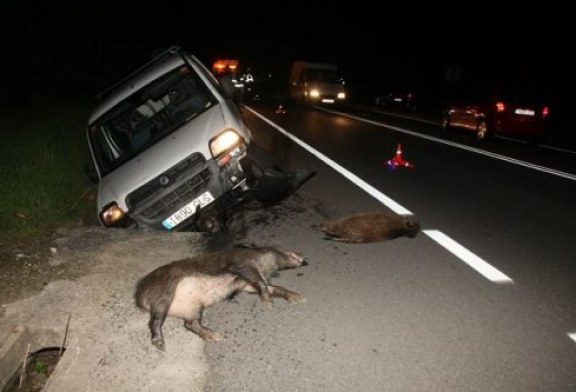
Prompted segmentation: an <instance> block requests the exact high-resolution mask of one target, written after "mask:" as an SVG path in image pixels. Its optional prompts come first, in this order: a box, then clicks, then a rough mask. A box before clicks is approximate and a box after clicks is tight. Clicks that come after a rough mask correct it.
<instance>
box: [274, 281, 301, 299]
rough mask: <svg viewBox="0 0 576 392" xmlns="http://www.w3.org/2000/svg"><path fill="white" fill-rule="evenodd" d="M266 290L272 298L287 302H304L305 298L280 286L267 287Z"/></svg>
mask: <svg viewBox="0 0 576 392" xmlns="http://www.w3.org/2000/svg"><path fill="white" fill-rule="evenodd" d="M268 290H269V291H270V294H271V295H272V296H274V297H281V298H284V299H285V300H286V301H289V302H306V297H304V296H302V295H300V294H298V293H295V292H294V291H290V290H288V289H287V288H284V287H282V286H273V285H268Z"/></svg>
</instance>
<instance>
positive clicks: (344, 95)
mask: <svg viewBox="0 0 576 392" xmlns="http://www.w3.org/2000/svg"><path fill="white" fill-rule="evenodd" d="M338 99H346V93H338Z"/></svg>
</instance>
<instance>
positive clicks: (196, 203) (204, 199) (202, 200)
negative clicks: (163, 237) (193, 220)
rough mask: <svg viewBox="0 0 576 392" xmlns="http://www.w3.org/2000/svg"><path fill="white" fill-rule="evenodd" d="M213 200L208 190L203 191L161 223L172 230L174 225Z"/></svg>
mask: <svg viewBox="0 0 576 392" xmlns="http://www.w3.org/2000/svg"><path fill="white" fill-rule="evenodd" d="M213 201H214V196H212V194H211V193H210V192H204V193H203V194H201V195H200V196H198V197H197V198H195V199H194V200H192V201H191V202H190V203H188V204H186V205H185V206H184V207H182V208H180V209H179V210H178V211H176V212H175V213H173V214H172V215H171V216H170V217H168V218H166V219H164V220H163V221H162V225H163V226H164V227H165V228H167V229H168V230H172V229H173V228H174V227H176V225H178V224H179V223H181V222H183V221H185V220H186V219H187V218H189V217H191V216H192V215H194V214H195V213H196V211H198V209H199V208H202V207H205V206H207V205H208V204H210V203H212V202H213Z"/></svg>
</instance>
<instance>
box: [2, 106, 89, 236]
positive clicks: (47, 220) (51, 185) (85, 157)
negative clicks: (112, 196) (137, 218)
mask: <svg viewBox="0 0 576 392" xmlns="http://www.w3.org/2000/svg"><path fill="white" fill-rule="evenodd" d="M92 105H93V104H92V102H89V101H86V102H82V101H74V102H66V101H63V100H47V99H45V100H43V101H42V102H37V103H34V104H29V105H27V106H25V107H18V108H10V109H7V108H3V109H2V110H1V112H0V140H1V141H2V142H1V143H0V184H2V188H1V189H2V190H1V193H0V235H2V237H4V238H12V237H27V236H34V235H38V234H42V233H46V232H47V231H50V230H52V229H53V228H55V227H57V226H60V225H65V224H69V223H71V222H73V221H78V220H80V219H82V220H85V219H95V218H91V217H90V215H94V216H95V215H96V207H95V205H94V203H95V202H94V200H93V197H91V196H92V195H93V192H94V190H95V188H94V185H93V184H91V183H90V182H89V181H88V179H87V177H86V175H85V174H84V165H85V164H86V163H87V162H88V161H89V159H90V156H89V150H88V145H87V142H86V133H85V129H86V121H87V119H88V115H89V112H90V110H91V109H92Z"/></svg>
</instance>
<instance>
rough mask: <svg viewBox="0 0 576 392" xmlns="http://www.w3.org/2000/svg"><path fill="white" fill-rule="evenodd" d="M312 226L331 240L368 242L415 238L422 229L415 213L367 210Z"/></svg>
mask: <svg viewBox="0 0 576 392" xmlns="http://www.w3.org/2000/svg"><path fill="white" fill-rule="evenodd" d="M312 228H314V229H316V230H319V231H322V232H324V234H326V236H327V237H326V239H329V240H334V241H343V242H352V243H366V242H377V241H384V240H392V239H395V238H398V237H402V236H407V237H410V238H414V237H416V235H418V232H419V231H420V223H419V222H418V220H417V219H416V218H415V217H414V216H413V215H398V214H395V213H391V212H367V213H359V214H354V215H350V216H347V217H344V218H340V219H336V220H333V221H329V222H326V223H322V224H318V225H312Z"/></svg>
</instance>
